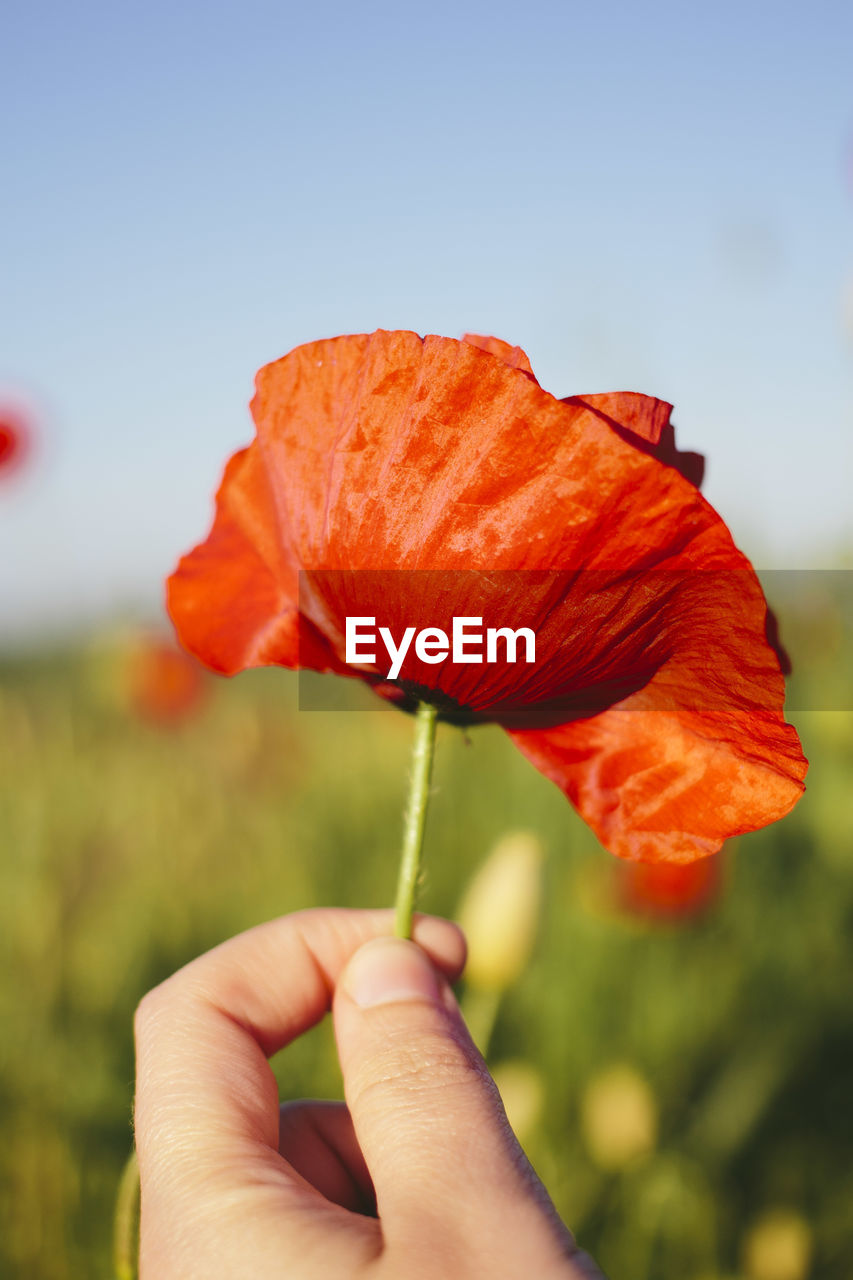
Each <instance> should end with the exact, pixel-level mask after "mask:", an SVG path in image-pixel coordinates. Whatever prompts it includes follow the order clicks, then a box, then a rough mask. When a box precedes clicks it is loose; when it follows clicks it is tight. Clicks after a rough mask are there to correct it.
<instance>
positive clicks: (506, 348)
mask: <svg viewBox="0 0 853 1280" xmlns="http://www.w3.org/2000/svg"><path fill="white" fill-rule="evenodd" d="M462 341H463V342H467V343H468V345H469V346H471V347H479V348H480V350H481V351H488V353H489V355H492V356H497V358H498V359H499V360H502V361H503V362H504V364H506V365H509V367H510V369H520V370H521V371H522V373H528V374H530V377H531V378H535V374H534V372H533V369H532V367H531V364H530V360H529V359H528V357H527V353H526V352H525V351H522V349H521V347H513V346H511V344H510V343H509V342H504V341H503V340H502V339H501V338H489V337H485V336H484V335H483V334H480V333H466V334H465V335H464V336H463V338H462Z"/></svg>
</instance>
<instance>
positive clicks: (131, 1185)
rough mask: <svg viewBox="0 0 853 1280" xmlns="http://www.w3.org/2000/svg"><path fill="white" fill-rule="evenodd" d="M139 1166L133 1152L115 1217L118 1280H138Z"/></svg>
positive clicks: (116, 1278)
mask: <svg viewBox="0 0 853 1280" xmlns="http://www.w3.org/2000/svg"><path fill="white" fill-rule="evenodd" d="M138 1259H139V1165H138V1164H137V1162H136V1150H135V1149H134V1150H133V1151H131V1153H130V1155H129V1156H128V1158H127V1163H126V1164H125V1166H124V1168H123V1169H122V1172H121V1179H120V1181H119V1184H118V1194H117V1195H116V1207H115V1213H114V1215H113V1268H114V1270H115V1280H136V1277H137V1274H138V1271H139V1261H138Z"/></svg>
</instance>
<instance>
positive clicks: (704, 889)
mask: <svg viewBox="0 0 853 1280" xmlns="http://www.w3.org/2000/svg"><path fill="white" fill-rule="evenodd" d="M723 857H724V854H722V853H716V854H714V855H713V856H712V857H710V858H701V859H699V860H698V861H696V862H684V863H675V862H630V863H628V864H627V865H625V866H620V867H618V874H617V884H616V895H617V898H618V901H619V904H620V905H621V906H622V907H623V908H625V909H626V910H628V911H631V912H633V913H634V914H636V915H645V916H657V917H662V918H669V919H677V918H682V917H687V916H696V915H700V914H701V913H702V912H704V911H707V910H708V909H709V908H710V907H712V906H713V904H714V903H715V902H716V901H717V899H718V898H719V895H720V892H721V889H722V884H723V875H722V863H721V859H722V858H723ZM614 869H615V868H614Z"/></svg>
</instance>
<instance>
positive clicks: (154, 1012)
mask: <svg viewBox="0 0 853 1280" xmlns="http://www.w3.org/2000/svg"><path fill="white" fill-rule="evenodd" d="M391 927H392V918H391V913H390V912H387V911H344V910H336V909H328V910H326V909H323V910H316V911H306V912H300V913H298V914H296V915H292V916H285V917H282V918H280V919H278V920H274V921H271V922H270V923H269V924H265V925H260V926H259V927H258V928H255V929H252V930H250V931H249V932H247V933H244V934H241V935H239V936H238V937H236V938H232V939H230V940H229V941H228V942H225V943H224V944H223V945H222V946H220V947H217V948H216V949H215V950H213V951H210V952H208V953H207V954H206V955H203V956H201V957H200V958H199V959H197V960H195V961H193V962H192V963H191V964H189V965H187V966H186V967H185V968H184V969H181V970H180V971H179V972H178V973H176V974H174V975H173V976H172V977H171V978H169V979H167V980H166V981H165V982H164V983H162V984H161V985H160V986H159V987H156V988H155V989H154V990H153V991H151V992H150V993H149V994H148V995H147V996H145V998H144V999H143V1001H142V1003H141V1004H140V1006H139V1010H138V1012H137V1018H136V1036H137V1091H136V1142H137V1150H138V1155H139V1167H140V1176H141V1181H142V1218H141V1230H140V1237H141V1239H140V1275H141V1277H142V1280H195V1278H196V1277H198V1278H199V1280H201V1278H202V1277H203V1278H204V1280H220V1278H221V1280H231V1278H232V1277H233V1278H234V1280H243V1278H244V1277H248V1276H251V1277H253V1280H267V1278H268V1277H269V1278H270V1280H272V1277H275V1278H276V1280H281V1278H282V1277H287V1278H288V1280H351V1278H355V1277H359V1278H364V1280H373V1278H374V1277H375V1278H376V1280H446V1278H447V1277H454V1280H475V1278H476V1280H480V1278H481V1277H496V1278H498V1280H502V1278H504V1277H506V1280H510V1278H515V1277H518V1276H525V1275H535V1276H536V1277H537V1278H541V1280H580V1277H593V1276H596V1277H600V1273H599V1272H598V1271H597V1270H596V1269H595V1268H594V1267H593V1266H592V1264H591V1263H590V1261H589V1259H587V1258H586V1256H585V1255H582V1254H580V1253H579V1252H578V1251H577V1249H576V1247H575V1244H574V1241H573V1239H572V1236H571V1234H570V1232H569V1231H568V1229H567V1228H566V1227H565V1225H564V1224H563V1223H562V1222H561V1220H560V1218H559V1217H558V1215H557V1213H556V1211H555V1209H554V1206H553V1204H552V1203H551V1201H550V1199H549V1197H548V1194H547V1192H546V1191H545V1188H544V1187H543V1186H542V1184H541V1182H540V1181H539V1179H538V1178H537V1177H536V1174H535V1173H534V1172H533V1170H532V1168H531V1166H530V1164H529V1163H528V1161H527V1159H526V1157H525V1155H524V1153H523V1152H522V1150H521V1148H520V1146H519V1145H518V1142H517V1141H516V1139H515V1137H514V1135H513V1133H512V1130H511V1129H510V1127H509V1124H508V1123H507V1119H506V1115H505V1113H504V1110H503V1107H502V1105H501V1102H500V1098H499V1096H498V1092H497V1089H496V1088H495V1085H494V1083H493V1081H492V1079H491V1077H490V1076H489V1073H488V1071H487V1069H486V1066H485V1064H484V1062H483V1059H482V1058H481V1056H480V1054H479V1053H478V1051H477V1049H476V1048H475V1046H474V1044H473V1042H472V1041H471V1038H470V1036H469V1034H468V1031H467V1029H466V1027H465V1024H464V1022H463V1020H462V1018H461V1015H460V1013H459V1009H458V1006H457V1004H456V1001H455V998H454V996H453V993H452V991H451V989H450V983H451V982H452V981H454V980H455V979H456V978H457V977H458V976H459V974H460V973H461V971H462V968H463V966H464V962H465V942H464V938H463V937H462V934H461V933H460V931H459V930H458V929H457V928H456V926H455V925H452V924H450V923H449V922H448V921H445V920H440V919H437V918H435V917H428V916H418V917H416V921H415V927H414V941H413V942H404V941H400V940H397V939H393V938H391V937H390V936H388V935H389V934H390V932H391ZM330 1007H331V1008H332V1010H333V1014H334V1023H335V1035H336V1038H337V1045H338V1054H339V1057H340V1062H341V1068H342V1072H343V1080H344V1092H345V1097H346V1103H332V1102H314V1101H302V1102H295V1103H289V1104H285V1105H283V1106H280V1103H279V1097H278V1088H277V1085H276V1081H275V1077H274V1076H273V1073H272V1070H271V1068H270V1066H269V1063H268V1061H267V1059H268V1058H269V1057H270V1056H271V1055H272V1054H274V1053H276V1052H277V1051H278V1050H279V1049H282V1048H284V1047H285V1046H286V1045H287V1044H289V1043H291V1042H292V1041H293V1040H295V1039H296V1038H297V1037H298V1036H300V1035H301V1034H302V1033H303V1032H305V1031H307V1030H308V1028H309V1027H311V1026H313V1025H314V1024H316V1023H317V1022H319V1021H320V1019H321V1018H322V1017H323V1016H324V1014H325V1013H326V1012H327V1011H328V1009H329V1008H330Z"/></svg>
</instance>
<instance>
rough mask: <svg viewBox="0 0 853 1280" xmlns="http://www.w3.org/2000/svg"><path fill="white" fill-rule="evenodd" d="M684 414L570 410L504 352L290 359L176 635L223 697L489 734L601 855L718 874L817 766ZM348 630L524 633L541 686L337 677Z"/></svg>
mask: <svg viewBox="0 0 853 1280" xmlns="http://www.w3.org/2000/svg"><path fill="white" fill-rule="evenodd" d="M670 410H671V406H670V405H668V404H665V403H664V402H663V401H660V400H655V399H652V398H651V397H649V396H642V395H637V394H633V393H627V392H626V393H613V394H608V395H592V396H575V397H572V398H570V399H567V400H557V399H555V398H554V397H553V396H551V395H549V394H548V393H547V392H545V391H544V390H542V388H541V387H540V386H539V384H538V383H537V381H536V379H535V378H534V376H533V373H532V371H531V368H530V364H529V361H528V360H527V357H526V356H525V355H524V353H523V352H522V351H521V350H520V349H519V348H517V347H509V346H508V345H507V344H505V343H502V342H499V341H498V340H497V339H493V338H478V337H469V338H467V339H466V340H465V341H462V342H458V341H454V340H452V339H449V338H440V337H427V338H425V339H421V338H420V337H418V336H417V335H416V334H413V333H408V332H393V333H386V332H382V331H380V332H378V333H375V334H372V335H369V336H368V335H358V336H353V337H342V338H335V339H330V340H327V341H322V342H315V343H310V344H308V345H306V346H303V347H299V348H297V349H296V350H295V351H293V352H291V354H290V355H288V356H285V357H284V358H283V359H281V360H278V361H276V362H275V363H273V364H271V365H267V366H266V367H265V368H264V369H262V370H261V372H260V373H259V375H258V378H257V393H256V395H255V398H254V400H253V402H252V413H253V416H254V419H255V424H256V427H257V437H256V439H255V440H254V441H253V442H252V443H251V444H250V445H249V446H248V448H245V449H242V450H240V451H239V452H238V453H236V454H235V455H234V456H233V457H232V458H231V460H230V461H229V463H228V465H227V467H226V469H225V475H224V478H223V481H222V484H221V486H220V489H219V493H218V496H217V510H216V518H215V520H214V524H213V528H212V530H211V532H210V535H209V536H208V538H207V540H206V541H205V542H203V543H202V544H201V545H200V546H198V547H197V548H196V549H195V550H194V551H192V552H190V553H189V554H188V555H187V556H184V558H183V559H182V560H181V562H180V564H179V565H178V568H177V569H176V571H175V573H174V574H173V575H172V577H171V578H170V580H169V584H168V605H169V611H170V613H171V616H172V619H173V621H174V623H175V626H176V628H177V631H178V635H179V637H180V639H181V641H182V643H183V644H184V646H185V647H186V648H187V649H189V650H190V652H192V653H194V654H196V655H197V656H198V657H199V658H200V659H201V660H202V661H203V662H204V663H206V664H207V665H208V666H210V667H212V668H213V669H215V670H217V671H220V672H224V673H226V674H233V673H235V672H237V671H240V670H243V669H244V668H246V667H252V666H263V665H270V664H278V665H281V666H285V667H293V668H296V667H307V668H311V669H313V670H316V671H336V672H339V673H343V674H346V675H350V676H355V677H359V678H361V679H363V680H366V681H367V682H369V683H370V684H372V685H374V686H375V687H376V688H377V691H378V692H380V693H381V694H382V695H383V696H385V697H389V698H391V699H393V700H396V701H398V702H400V703H401V704H402V705H404V706H406V705H410V704H411V703H412V701H413V700H415V699H426V700H428V701H432V702H434V703H435V705H437V706H438V707H439V708H440V711H441V714H442V717H443V718H445V719H448V720H456V721H460V722H472V721H483V720H492V721H496V722H497V723H499V724H501V725H503V726H504V728H506V729H507V730H508V732H509V733H510V735H511V736H512V738H513V740H514V741H515V743H516V744H517V746H518V747H519V748H520V750H521V751H522V752H523V753H524V754H525V755H526V756H527V758H528V759H529V760H531V761H532V762H533V764H534V765H535V766H536V767H537V768H538V769H540V770H541V771H542V772H543V773H544V774H546V776H548V777H549V778H551V779H552V780H553V781H554V782H556V783H557V785H558V786H560V787H561V788H562V790H563V791H564V792H565V794H566V795H567V796H568V797H569V799H570V800H571V801H572V803H573V804H574V805H575V807H576V808H577V809H578V810H579V812H580V813H581V815H582V816H583V817H584V818H585V820H586V821H587V822H588V823H589V824H590V826H591V827H592V828H593V830H594V831H595V833H596V835H597V836H598V837H599V839H600V840H601V842H602V843H603V844H604V845H605V846H606V847H607V848H609V849H610V850H612V852H614V853H616V854H618V855H620V856H622V857H627V858H632V859H640V860H648V861H657V860H661V859H663V860H670V861H674V862H689V861H691V860H692V859H694V858H697V857H701V856H703V855H706V854H709V853H712V852H713V851H715V850H716V849H718V848H719V847H720V845H721V844H722V842H723V840H724V839H725V838H727V837H728V836H731V835H734V834H736V833H740V832H744V831H749V830H753V829H755V828H756V827H759V826H763V825H765V824H766V823H768V822H772V821H774V820H775V819H777V818H779V817H781V816H782V815H783V814H785V813H787V812H788V810H789V809H790V808H791V807H792V806H793V805H794V803H795V802H796V800H797V799H798V797H799V795H800V794H801V792H802V790H803V781H802V780H803V777H804V775H805V771H806V762H805V760H804V758H803V755H802V752H801V750H800V744H799V740H798V738H797V735H796V732H795V731H794V729H792V728H791V726H790V725H788V724H786V723H785V721H784V719H783V716H782V705H783V700H784V680H783V676H782V673H781V670H780V663H779V658H778V656H777V654H776V652H775V650H774V647H773V645H772V644H771V643H770V641H769V640H768V634H769V628H770V625H771V624H770V623H769V622H768V612H767V606H766V603H765V601H764V597H763V594H762V591H761V587H760V585H759V583H758V580H757V578H756V576H755V574H754V572H753V570H752V569H751V567H750V565H749V562H748V561H747V560H746V558H745V557H744V556H743V555H742V554H741V553H740V552H739V551H738V550H737V549H736V548H735V546H734V544H733V542H732V539H731V536H730V534H729V532H728V530H727V529H726V527H725V525H724V524H723V522H722V520H721V519H720V518H719V516H718V515H717V514H716V513H715V512H714V511H713V510H712V509H711V507H710V506H709V505H708V504H707V502H705V500H704V499H703V498H702V496H701V495H700V493H699V492H698V489H697V487H696V481H697V479H698V478H699V476H700V473H701V472H700V465H699V464H700V461H701V460H699V459H698V457H697V455H691V454H687V455H685V454H680V453H678V451H677V450H676V448H675V443H674V436H673V434H672V430H671V427H670V425H669V414H670ZM358 616H368V617H376V619H377V622H378V623H381V622H384V623H385V625H386V626H387V628H388V631H389V634H393V635H394V636H399V635H401V634H402V632H403V631H404V630H405V628H407V627H409V626H415V627H416V628H417V629H421V628H424V627H434V626H436V625H438V626H439V627H441V626H442V625H444V626H445V629H448V623H449V620H450V619H451V618H453V617H464V616H475V617H478V618H482V620H483V623H484V625H485V626H488V625H489V624H490V622H491V621H494V622H495V623H496V624H497V625H498V626H507V625H510V626H512V627H513V628H516V627H518V626H520V625H527V626H529V627H530V628H531V629H533V630H534V632H535V636H536V655H537V656H536V662H535V664H533V665H532V666H526V665H518V664H517V665H514V666H509V664H507V663H504V664H495V665H494V666H492V667H486V666H484V665H478V666H474V665H463V664H459V663H456V662H454V663H450V662H444V663H442V664H440V665H435V663H436V660H435V658H433V659H432V660H429V659H424V658H422V657H421V656H419V655H418V653H417V652H413V651H412V650H411V649H410V650H409V651H408V653H407V655H406V657H405V660H404V662H403V664H402V667H401V668H400V670H399V672H398V674H397V676H396V677H395V679H394V680H393V681H389V680H388V678H387V677H388V673H389V664H388V663H387V662H384V663H383V661H381V660H380V654H379V653H378V652H377V653H376V655H375V658H376V660H375V661H372V662H370V661H365V662H359V663H358V664H356V663H350V664H348V663H347V661H346V644H345V631H346V619H347V618H352V617H358ZM422 653H423V651H422Z"/></svg>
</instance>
